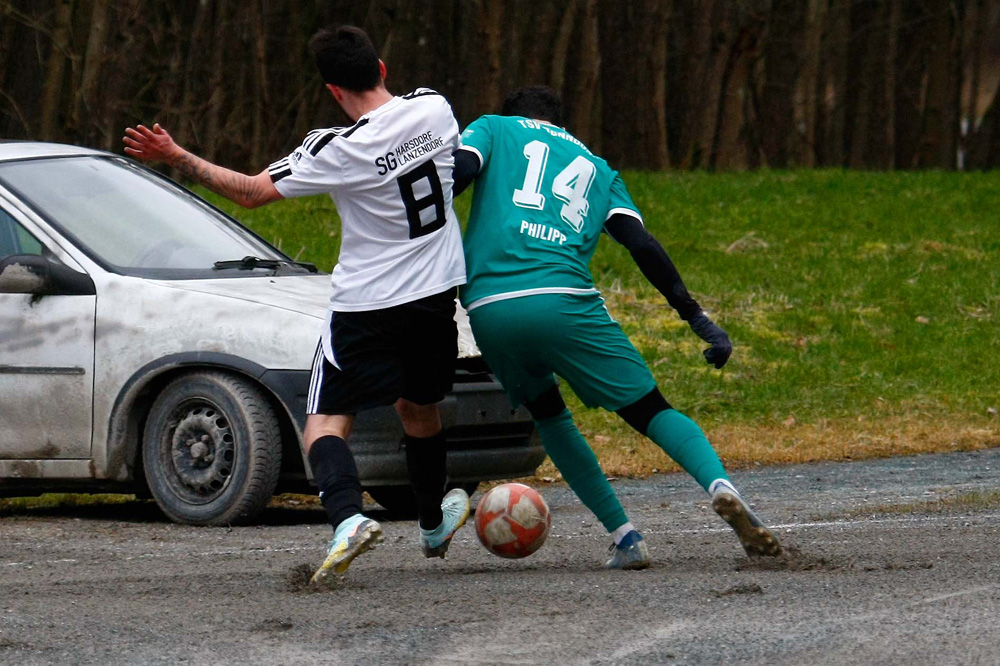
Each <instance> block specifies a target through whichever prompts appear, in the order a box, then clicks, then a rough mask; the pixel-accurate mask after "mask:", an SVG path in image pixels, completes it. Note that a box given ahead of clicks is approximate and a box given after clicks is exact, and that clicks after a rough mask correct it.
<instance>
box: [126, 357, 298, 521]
mask: <svg viewBox="0 0 1000 666" xmlns="http://www.w3.org/2000/svg"><path fill="white" fill-rule="evenodd" d="M142 461H143V467H144V469H145V475H146V481H147V483H148V484H149V490H150V492H151V493H152V495H153V498H154V499H155V500H156V503H157V504H158V505H159V506H160V509H162V510H163V513H165V514H166V515H167V517H169V518H170V519H171V520H173V521H175V522H178V523H185V524H188V525H241V524H247V523H250V522H252V521H253V520H254V519H255V518H256V517H257V516H258V515H259V514H260V512H261V511H262V510H263V509H264V507H265V506H267V503H268V501H269V500H270V499H271V495H273V494H274V489H275V487H276V486H277V483H278V475H279V474H280V472H281V437H280V429H279V424H278V418H277V416H276V415H275V412H274V409H273V408H272V407H271V404H270V402H269V401H268V399H267V397H266V396H265V395H264V394H263V393H262V392H261V390H260V389H259V388H257V387H256V386H255V385H254V384H252V383H251V382H249V381H248V380H246V379H242V378H240V377H238V376H234V375H229V374H226V373H222V372H214V371H203V372H193V373H190V374H186V375H184V376H182V377H179V378H177V379H175V380H174V381H172V382H170V383H169V384H168V385H167V386H166V387H165V388H164V389H163V390H162V391H161V392H160V394H159V395H158V396H157V398H156V400H155V401H154V402H153V406H152V408H151V409H150V412H149V416H148V418H147V420H146V427H145V430H144V435H143V446H142Z"/></svg>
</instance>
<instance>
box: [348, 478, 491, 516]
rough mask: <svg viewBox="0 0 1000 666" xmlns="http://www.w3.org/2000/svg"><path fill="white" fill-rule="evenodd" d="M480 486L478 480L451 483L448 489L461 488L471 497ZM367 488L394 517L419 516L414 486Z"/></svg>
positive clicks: (374, 498) (373, 497)
mask: <svg viewBox="0 0 1000 666" xmlns="http://www.w3.org/2000/svg"><path fill="white" fill-rule="evenodd" d="M478 487H479V482H478V481H467V482H465V483H449V484H448V486H447V489H448V490H451V489H452V488H461V489H463V490H464V491H465V492H467V493H469V496H470V497H471V496H472V493H474V492H476V488H478ZM365 490H367V491H368V494H369V495H371V496H372V499H373V500H375V501H376V502H378V503H379V504H380V505H381V506H382V508H383V509H385V510H386V511H388V512H389V514H390V515H391V516H392V517H393V518H399V519H403V520H413V519H414V518H416V517H417V498H416V497H415V496H414V495H413V488H411V487H410V486H376V487H374V488H365Z"/></svg>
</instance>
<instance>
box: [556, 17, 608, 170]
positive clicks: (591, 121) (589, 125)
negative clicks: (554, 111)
mask: <svg viewBox="0 0 1000 666" xmlns="http://www.w3.org/2000/svg"><path fill="white" fill-rule="evenodd" d="M582 4H583V16H582V18H581V19H580V21H579V24H580V46H579V49H578V53H579V60H578V62H577V67H576V84H575V85H574V87H573V94H572V96H571V97H570V99H571V100H572V103H571V104H570V105H568V106H569V108H568V109H567V108H566V106H567V105H565V104H564V106H563V114H564V116H565V121H566V126H567V127H568V128H569V130H570V131H571V132H572V133H573V134H574V135H575V136H576V137H577V138H578V139H580V140H581V141H583V142H584V143H585V144H587V145H588V146H590V147H591V149H592V150H595V151H597V150H599V143H598V141H599V139H600V122H599V120H598V121H596V122H595V118H598V116H595V112H594V109H595V107H598V106H600V96H599V95H600V90H599V88H600V86H599V84H600V74H601V53H600V50H599V40H600V35H599V34H598V28H597V0H583V2H582ZM565 98H566V96H564V99H565Z"/></svg>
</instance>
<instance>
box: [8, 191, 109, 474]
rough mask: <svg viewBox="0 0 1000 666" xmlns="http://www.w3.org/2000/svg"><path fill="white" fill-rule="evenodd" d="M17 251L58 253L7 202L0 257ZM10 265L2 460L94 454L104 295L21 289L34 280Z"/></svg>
mask: <svg viewBox="0 0 1000 666" xmlns="http://www.w3.org/2000/svg"><path fill="white" fill-rule="evenodd" d="M11 255H40V256H43V257H44V256H48V257H50V258H51V257H52V256H53V255H51V253H50V252H49V251H48V249H47V248H46V247H45V245H44V244H43V243H42V242H41V241H40V240H39V239H38V238H36V237H35V236H34V235H32V234H31V233H30V232H29V231H28V230H27V229H26V228H25V226H24V225H22V224H20V223H19V222H18V221H17V220H16V219H15V218H14V217H13V216H12V215H11V214H10V213H8V212H7V211H6V210H4V209H3V208H2V207H0V261H2V260H3V259H4V258H7V257H10V256H11ZM13 268H14V269H15V270H16V269H17V268H19V267H13ZM7 270H11V267H8V268H7V269H6V270H3V272H2V273H0V459H33V460H39V459H73V458H83V459H86V458H90V456H91V451H90V447H91V432H92V425H93V424H92V420H93V397H94V326H95V319H94V317H95V312H96V306H97V297H96V296H95V295H93V294H90V295H58V296H56V295H47V296H41V297H39V296H37V295H33V294H31V293H21V292H27V291H28V290H29V289H30V286H28V285H23V284H22V286H19V282H20V283H23V282H24V281H23V280H21V281H18V280H11V279H10V276H9V275H8V276H5V275H4V273H6V272H7ZM5 277H6V278H7V279H6V280H5ZM29 282H30V281H29Z"/></svg>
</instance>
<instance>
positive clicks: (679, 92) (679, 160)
mask: <svg viewBox="0 0 1000 666" xmlns="http://www.w3.org/2000/svg"><path fill="white" fill-rule="evenodd" d="M715 7H716V2H715V0H693V1H692V2H681V3H677V6H676V7H675V11H674V17H673V21H672V22H671V23H672V29H673V33H672V38H673V40H672V41H674V42H675V43H676V55H675V57H674V60H675V64H674V66H673V67H672V68H671V71H672V73H673V76H672V77H671V79H670V83H668V89H669V90H670V91H671V95H670V97H671V103H670V104H669V105H668V108H667V111H668V117H667V130H668V135H669V139H668V143H669V141H670V139H672V141H673V143H671V149H672V156H673V158H674V163H675V164H677V165H678V166H680V167H681V168H685V169H689V168H697V167H699V166H703V165H704V164H705V162H706V160H707V156H708V154H709V152H710V150H711V142H712V132H711V131H710V130H714V128H715V115H714V111H715V110H716V109H717V108H718V97H717V96H718V95H719V86H720V85H721V79H722V73H723V68H724V66H725V55H724V53H723V52H722V49H721V45H720V44H719V43H718V41H719V40H717V39H716V38H715V35H716V33H718V32H720V31H719V30H718V29H717V28H718V27H719V26H717V25H716V23H717V22H718V20H717V19H716V18H715V16H714V15H715V14H716V12H715V11H714V10H715ZM718 13H719V14H722V13H724V12H718ZM713 28H716V29H713Z"/></svg>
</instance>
